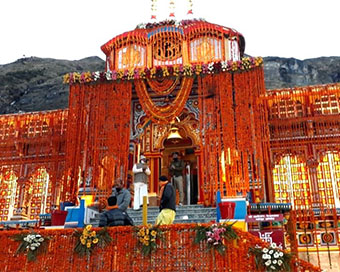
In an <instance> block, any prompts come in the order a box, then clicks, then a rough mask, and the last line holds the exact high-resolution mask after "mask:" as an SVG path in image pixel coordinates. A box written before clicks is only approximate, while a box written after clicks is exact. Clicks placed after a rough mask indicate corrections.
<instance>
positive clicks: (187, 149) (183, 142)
mask: <svg viewBox="0 0 340 272" xmlns="http://www.w3.org/2000/svg"><path fill="white" fill-rule="evenodd" d="M163 146H164V150H163V152H162V154H163V156H162V163H161V175H166V176H167V177H169V179H170V180H171V177H170V173H169V166H170V163H171V161H172V154H173V153H174V152H178V153H179V154H180V159H181V160H183V161H184V163H185V169H184V171H183V181H184V184H183V187H184V188H183V189H184V195H185V197H184V204H186V205H190V204H197V202H198V171H197V156H196V154H195V149H196V148H195V147H194V145H193V141H192V140H191V139H190V138H189V137H187V138H182V139H171V140H169V139H166V140H165V141H164V143H163ZM171 181H172V180H171Z"/></svg>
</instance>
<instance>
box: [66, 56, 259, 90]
mask: <svg viewBox="0 0 340 272" xmlns="http://www.w3.org/2000/svg"><path fill="white" fill-rule="evenodd" d="M262 65H263V59H262V58H261V57H256V58H251V57H245V58H242V60H240V61H234V62H232V61H218V62H211V63H208V64H192V65H191V64H189V65H184V66H183V65H179V66H178V65H175V66H157V67H152V68H147V67H145V68H134V69H129V70H128V69H127V70H112V71H107V72H99V71H96V72H92V73H90V72H85V73H82V74H80V73H77V72H74V73H69V74H66V75H64V77H63V83H64V84H77V83H90V82H95V81H121V80H135V79H139V78H143V79H144V78H162V77H179V76H185V77H192V76H194V75H196V76H200V75H206V74H218V73H223V72H238V71H248V70H251V69H254V68H256V67H260V66H262Z"/></svg>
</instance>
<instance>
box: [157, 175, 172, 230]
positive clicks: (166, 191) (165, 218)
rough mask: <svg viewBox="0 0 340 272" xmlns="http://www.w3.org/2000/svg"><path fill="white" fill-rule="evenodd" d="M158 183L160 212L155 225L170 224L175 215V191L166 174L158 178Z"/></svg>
mask: <svg viewBox="0 0 340 272" xmlns="http://www.w3.org/2000/svg"><path fill="white" fill-rule="evenodd" d="M159 184H160V191H159V197H160V205H159V210H160V213H159V214H158V216H157V219H156V225H167V224H172V223H173V222H174V220H175V216H176V192H175V189H174V187H173V186H172V185H171V184H170V183H169V181H168V178H167V177H166V176H161V177H160V178H159Z"/></svg>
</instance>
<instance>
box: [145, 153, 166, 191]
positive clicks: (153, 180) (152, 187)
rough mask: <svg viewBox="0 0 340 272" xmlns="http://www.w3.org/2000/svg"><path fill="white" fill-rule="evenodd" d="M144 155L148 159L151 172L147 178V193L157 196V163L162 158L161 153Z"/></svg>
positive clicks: (158, 174)
mask: <svg viewBox="0 0 340 272" xmlns="http://www.w3.org/2000/svg"><path fill="white" fill-rule="evenodd" d="M144 155H145V156H146V157H147V158H148V159H149V163H148V164H149V167H150V170H151V175H150V177H149V192H150V193H157V194H158V190H159V188H158V180H159V176H160V173H159V168H160V166H159V162H160V159H161V158H162V153H160V152H156V153H144Z"/></svg>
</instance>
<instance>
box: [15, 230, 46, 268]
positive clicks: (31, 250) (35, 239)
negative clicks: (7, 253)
mask: <svg viewBox="0 0 340 272" xmlns="http://www.w3.org/2000/svg"><path fill="white" fill-rule="evenodd" d="M11 238H12V239H13V240H14V241H20V245H19V247H18V249H17V251H16V253H17V254H18V253H26V254H27V260H28V261H29V262H31V261H35V260H36V258H37V255H38V254H40V253H42V252H44V251H46V245H47V242H46V241H47V240H49V239H50V238H49V237H43V236H42V235H41V234H38V233H35V232H32V233H25V234H17V235H14V236H13V237H11Z"/></svg>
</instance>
